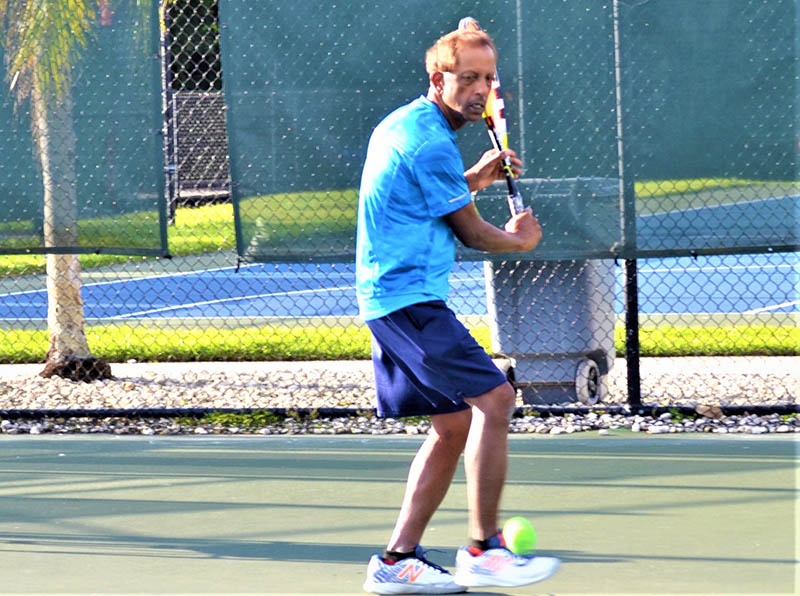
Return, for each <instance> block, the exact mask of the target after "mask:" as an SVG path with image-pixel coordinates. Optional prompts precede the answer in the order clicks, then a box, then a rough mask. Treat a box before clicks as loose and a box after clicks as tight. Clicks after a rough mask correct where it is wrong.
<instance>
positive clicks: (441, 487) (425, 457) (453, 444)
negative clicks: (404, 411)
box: [388, 410, 472, 552]
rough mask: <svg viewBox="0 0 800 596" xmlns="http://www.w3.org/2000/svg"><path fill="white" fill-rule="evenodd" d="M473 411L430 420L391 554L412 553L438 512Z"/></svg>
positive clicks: (391, 547)
mask: <svg viewBox="0 0 800 596" xmlns="http://www.w3.org/2000/svg"><path fill="white" fill-rule="evenodd" d="M471 419H472V412H471V410H462V411H460V412H454V413H452V414H437V415H434V416H431V431H430V434H429V435H428V437H427V439H425V442H424V443H423V444H422V446H421V447H420V449H419V451H418V452H417V455H416V456H415V457H414V461H413V462H412V463H411V469H410V470H409V474H408V482H407V484H406V493H405V496H404V498H403V505H402V507H401V508H400V514H399V516H398V518H397V523H396V524H395V527H394V532H393V533H392V537H391V539H390V540H389V545H388V550H391V551H397V552H410V551H413V550H414V548H416V546H417V545H419V543H420V540H422V534H423V532H424V531H425V528H426V527H427V525H428V522H429V521H430V519H431V517H432V516H433V514H434V513H435V512H436V510H437V509H438V507H439V505H440V504H441V502H442V500H443V499H444V497H445V495H446V494H447V489H448V488H450V483H451V482H452V480H453V475H454V474H455V471H456V468H457V466H458V460H459V458H460V457H461V453H462V452H463V451H464V445H465V443H466V441H467V436H468V435H469V432H470V430H469V429H470V421H471Z"/></svg>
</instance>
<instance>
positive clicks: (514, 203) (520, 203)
mask: <svg viewBox="0 0 800 596" xmlns="http://www.w3.org/2000/svg"><path fill="white" fill-rule="evenodd" d="M510 170H511V164H510V163H509V165H508V166H507V167H506V185H507V186H508V209H509V211H511V215H517V214H518V213H522V212H523V211H525V201H524V200H523V199H522V193H521V192H520V191H519V186H517V181H516V180H515V179H514V176H513V175H512V174H510V173H509V171H510Z"/></svg>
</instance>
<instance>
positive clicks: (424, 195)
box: [356, 30, 558, 594]
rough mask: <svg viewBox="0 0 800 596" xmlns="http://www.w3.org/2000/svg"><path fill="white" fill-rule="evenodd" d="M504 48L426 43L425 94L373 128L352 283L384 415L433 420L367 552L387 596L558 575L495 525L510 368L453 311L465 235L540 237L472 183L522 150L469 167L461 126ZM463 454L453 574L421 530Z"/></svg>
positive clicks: (460, 36) (479, 41)
mask: <svg viewBox="0 0 800 596" xmlns="http://www.w3.org/2000/svg"><path fill="white" fill-rule="evenodd" d="M496 61H497V52H496V49H495V46H494V43H493V41H492V40H491V38H490V37H489V36H488V35H487V34H486V33H484V32H478V31H461V30H459V31H454V32H452V33H449V34H447V35H445V36H443V37H442V38H440V39H439V40H438V41H437V42H436V43H435V44H434V45H433V46H432V47H431V48H430V49H429V50H428V52H427V54H426V57H425V62H426V69H427V72H428V76H429V83H430V84H429V88H428V93H427V96H426V97H419V98H418V99H416V100H414V101H412V102H411V103H409V104H407V105H405V106H403V107H401V108H399V109H397V110H395V111H394V112H392V113H391V114H389V115H388V116H387V117H386V118H385V119H384V120H383V121H382V122H381V123H380V124H379V125H378V126H377V127H376V128H375V130H374V131H373V134H372V136H371V138H370V142H369V147H368V150H367V158H366V161H365V164H364V171H363V174H362V179H361V189H360V197H359V212H358V233H357V243H356V244H357V247H356V285H357V294H358V302H359V309H360V313H361V316H362V318H363V319H364V320H365V321H366V322H367V325H368V326H369V328H370V331H371V332H372V338H373V362H374V367H375V381H376V387H377V394H378V413H379V414H380V415H381V416H393V417H402V416H420V415H430V416H431V431H430V434H429V436H428V437H427V439H426V440H425V442H424V443H423V445H422V446H421V447H420V449H419V451H418V453H417V455H416V457H415V458H414V460H413V462H412V464H411V469H410V472H409V477H408V482H407V486H406V492H405V496H404V499H403V504H402V506H401V509H400V514H399V516H398V519H397V522H396V525H395V528H394V532H393V533H392V536H391V538H390V539H389V543H388V545H387V548H386V550H385V551H384V553H383V555H382V556H379V555H375V556H373V557H372V559H371V560H370V563H369V566H368V570H367V580H366V582H365V584H364V589H365V590H367V591H370V592H375V593H378V594H402V593H437V594H441V593H450V592H462V591H464V590H465V589H466V587H472V586H517V585H524V584H528V583H532V582H534V581H539V580H541V579H544V578H545V577H547V576H549V575H551V574H552V573H553V571H554V570H555V567H556V566H557V564H558V561H557V560H556V559H550V558H547V557H536V558H524V557H517V556H514V555H513V554H512V553H511V552H510V551H509V550H507V549H506V548H505V547H504V542H503V540H502V534H501V533H500V532H498V527H499V522H498V510H499V505H500V496H501V492H502V488H503V484H504V483H505V474H506V467H507V457H508V455H507V434H508V424H509V420H510V417H511V414H512V412H513V409H514V406H515V402H516V395H515V392H514V389H513V388H512V387H511V385H510V384H509V383H508V381H507V380H506V378H505V376H504V375H503V373H501V372H500V370H498V368H497V367H496V366H495V365H494V364H493V363H492V361H491V359H490V358H489V356H488V355H487V354H486V352H485V351H484V350H483V349H482V348H481V347H480V345H478V344H477V342H475V340H474V339H473V338H472V336H471V335H470V334H469V333H468V331H467V330H466V329H465V328H464V326H463V325H462V324H461V323H460V322H459V321H458V320H457V319H456V317H455V315H454V313H453V312H452V311H451V310H450V309H449V308H448V307H447V306H446V304H445V302H444V301H445V298H446V295H447V291H448V276H449V273H450V270H451V268H452V265H453V262H454V256H455V240H454V236H457V237H458V238H459V239H460V240H461V241H462V242H463V243H464V244H466V245H467V246H469V247H472V248H476V249H479V250H484V251H490V252H509V251H527V250H531V249H533V248H534V247H535V246H536V244H537V243H538V242H539V240H540V239H541V229H540V227H539V224H538V222H537V221H536V219H535V218H534V217H533V216H532V214H531V212H530V210H526V211H525V212H523V213H519V214H517V215H515V216H513V217H511V219H510V220H509V221H508V222H507V223H506V224H505V226H504V229H500V228H497V227H495V226H493V225H492V224H490V223H488V222H486V221H485V220H483V219H482V218H481V217H480V215H479V214H478V211H477V209H476V208H475V204H474V203H473V201H472V195H471V193H472V192H476V191H478V190H480V189H482V188H485V187H486V186H488V185H489V184H491V183H492V182H494V181H495V180H499V179H502V178H503V171H502V160H503V159H504V158H506V157H510V158H511V160H512V163H513V165H514V167H515V169H516V172H517V173H518V172H519V166H521V162H520V161H519V160H518V159H517V158H516V156H515V154H514V152H513V151H503V152H498V151H494V150H493V151H489V152H487V153H485V154H484V155H483V156H482V157H481V159H480V160H479V161H478V163H476V164H475V165H474V166H472V167H471V168H469V169H468V170H466V172H465V171H464V167H463V162H462V160H461V155H460V153H459V151H458V148H457V146H456V143H455V138H456V132H455V131H456V130H458V129H459V128H461V127H462V126H464V125H465V124H467V123H468V122H474V121H477V120H480V119H481V115H482V113H483V108H484V104H485V102H486V98H487V94H488V93H489V91H490V89H491V84H492V81H493V80H494V76H495V66H496ZM462 452H463V453H464V461H465V470H466V475H467V497H468V505H469V533H470V538H471V539H472V541H473V542H472V544H471V545H469V546H468V547H463V548H461V549H460V550H459V552H458V556H457V563H456V567H457V571H456V575H455V576H453V575H451V574H450V573H448V572H447V571H446V570H445V569H443V568H442V567H439V566H438V565H435V564H433V563H431V562H430V561H428V560H427V559H426V558H425V555H424V551H423V550H422V548H421V547H420V541H421V539H422V534H423V532H424V530H425V527H426V526H427V524H428V522H429V521H430V519H431V517H432V515H433V514H434V512H435V511H436V509H437V508H438V507H439V505H440V503H441V502H442V499H444V496H445V494H446V493H447V490H448V488H449V486H450V483H451V481H452V479H453V475H454V474H455V471H456V467H457V465H458V461H459V458H460V455H461V453H462Z"/></svg>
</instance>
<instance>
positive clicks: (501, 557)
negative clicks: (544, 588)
mask: <svg viewBox="0 0 800 596" xmlns="http://www.w3.org/2000/svg"><path fill="white" fill-rule="evenodd" d="M560 563H561V561H559V560H558V559H556V558H555V557H523V556H519V555H515V554H514V553H512V552H511V551H510V550H508V548H506V545H505V541H504V540H503V535H502V534H498V535H497V536H493V537H492V538H490V539H489V548H488V549H487V550H480V549H477V548H475V547H473V546H462V547H461V548H460V549H458V554H457V555H456V574H455V577H454V579H455V581H456V583H457V584H458V585H460V586H465V587H468V588H480V587H498V588H513V587H515V586H526V585H528V584H533V583H536V582H539V581H542V580H544V579H547V578H548V577H550V576H551V575H553V574H554V573H555V572H556V569H558V566H559V564H560Z"/></svg>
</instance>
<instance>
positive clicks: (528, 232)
mask: <svg viewBox="0 0 800 596" xmlns="http://www.w3.org/2000/svg"><path fill="white" fill-rule="evenodd" d="M504 228H505V231H506V232H508V233H509V234H513V235H514V236H515V237H517V238H518V239H519V241H520V242H521V243H522V248H520V249H519V250H521V251H526V250H532V249H533V248H535V247H536V245H537V244H539V241H540V240H541V239H542V226H540V225H539V220H538V219H536V218H535V217H534V216H533V213H532V212H531V208H530V207H528V208H527V209H525V211H523V212H522V213H517V214H516V215H514V216H512V217H511V219H509V220H508V221H507V222H506V225H505V226H504Z"/></svg>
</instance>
